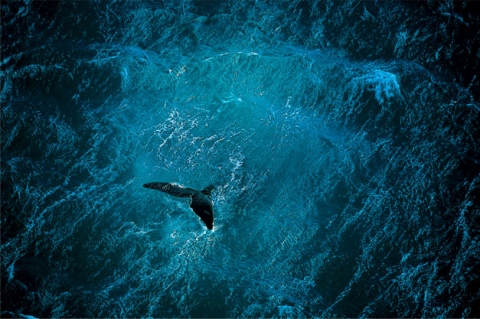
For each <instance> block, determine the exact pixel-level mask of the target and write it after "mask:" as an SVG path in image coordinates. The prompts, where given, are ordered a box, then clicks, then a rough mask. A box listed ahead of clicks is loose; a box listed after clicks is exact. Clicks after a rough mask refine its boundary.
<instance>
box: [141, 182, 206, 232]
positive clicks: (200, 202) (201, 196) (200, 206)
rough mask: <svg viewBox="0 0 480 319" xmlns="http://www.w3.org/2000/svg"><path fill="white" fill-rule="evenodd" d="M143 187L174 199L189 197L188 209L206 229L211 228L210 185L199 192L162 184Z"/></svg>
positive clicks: (149, 184) (154, 183)
mask: <svg viewBox="0 0 480 319" xmlns="http://www.w3.org/2000/svg"><path fill="white" fill-rule="evenodd" d="M143 187H145V188H151V189H156V190H159V191H162V192H165V193H167V194H170V195H173V196H176V197H190V207H191V208H192V209H193V211H194V212H195V214H197V215H198V217H200V218H201V219H202V221H203V222H204V223H205V225H206V226H207V228H208V229H212V228H213V201H212V196H211V195H210V194H211V192H212V190H213V189H214V188H215V187H213V186H212V185H210V186H207V187H205V188H204V189H203V190H201V191H197V190H195V189H191V188H185V187H180V186H177V185H173V184H170V183H162V182H153V183H147V184H143Z"/></svg>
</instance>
